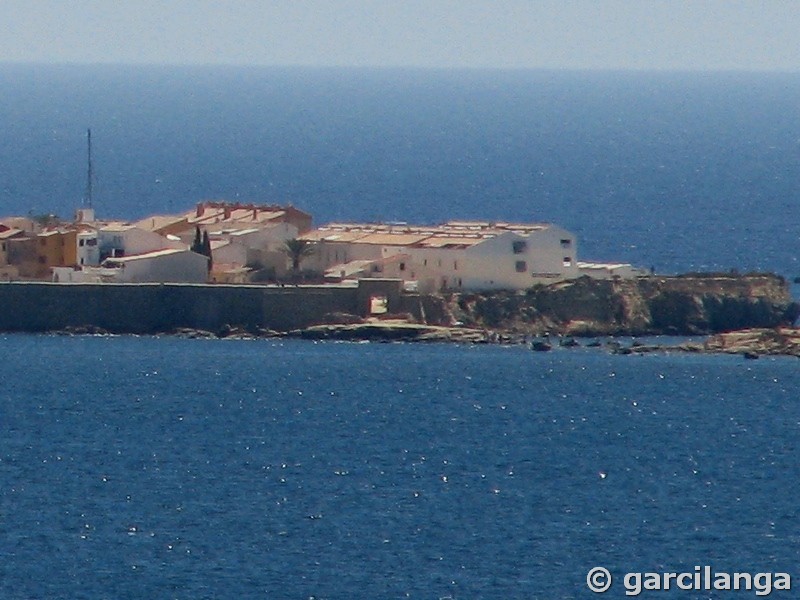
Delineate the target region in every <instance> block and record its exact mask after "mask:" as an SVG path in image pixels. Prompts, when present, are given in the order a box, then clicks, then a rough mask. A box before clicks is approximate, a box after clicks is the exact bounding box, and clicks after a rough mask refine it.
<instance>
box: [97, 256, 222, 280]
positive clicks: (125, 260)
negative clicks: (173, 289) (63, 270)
mask: <svg viewBox="0 0 800 600" xmlns="http://www.w3.org/2000/svg"><path fill="white" fill-rule="evenodd" d="M103 267H104V268H105V269H114V271H115V273H114V275H113V281H115V282H118V283H145V282H159V283H181V282H184V283H205V282H206V281H207V279H208V258H206V257H205V256H203V255H202V254H197V253H195V252H192V251H190V250H181V249H168V250H157V251H156V252H148V253H145V254H139V255H134V256H122V257H117V258H107V259H106V260H104V261H103Z"/></svg>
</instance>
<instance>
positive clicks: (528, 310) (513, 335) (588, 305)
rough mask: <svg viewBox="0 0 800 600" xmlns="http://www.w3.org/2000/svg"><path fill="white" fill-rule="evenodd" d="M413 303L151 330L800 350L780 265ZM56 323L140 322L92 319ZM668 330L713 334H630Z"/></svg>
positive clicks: (627, 350)
mask: <svg viewBox="0 0 800 600" xmlns="http://www.w3.org/2000/svg"><path fill="white" fill-rule="evenodd" d="M310 300H311V298H310ZM298 301H299V302H302V301H303V300H302V298H299V299H298ZM405 306H406V307H407V308H409V312H407V313H403V314H395V315H388V314H387V315H382V316H380V317H378V316H373V317H370V318H365V317H363V316H359V315H357V314H351V313H345V312H329V313H320V317H318V318H317V319H316V320H313V321H310V322H309V324H308V325H305V326H303V327H301V328H298V329H287V330H281V331H276V330H273V329H268V328H265V327H263V326H258V325H253V324H251V325H250V326H243V325H238V324H235V323H231V324H226V325H223V326H221V327H219V329H217V330H206V329H202V328H195V327H177V328H172V329H168V328H164V329H163V330H161V329H158V328H155V329H152V330H150V331H148V332H147V333H149V334H153V335H173V336H177V337H183V338H192V339H198V338H215V339H239V340H244V339H262V338H296V339H303V340H315V341H318V340H329V341H352V342H362V341H368V342H414V343H424V342H440V343H441V342H449V343H461V344H517V345H519V344H527V345H529V346H530V348H531V349H532V350H536V351H542V352H546V351H549V350H553V349H554V348H557V347H561V348H582V347H586V348H601V349H604V350H606V351H608V352H612V353H614V354H632V355H639V354H646V353H650V352H694V353H723V354H742V355H744V356H747V357H748V358H757V357H759V356H764V355H789V356H800V330H798V329H795V328H794V327H793V324H794V322H795V320H796V319H797V317H798V315H800V305H798V303H796V302H795V301H794V300H793V298H792V297H791V294H790V292H789V286H788V284H787V282H786V280H785V279H784V278H782V277H780V276H777V275H773V274H748V275H736V274H689V275H679V276H664V277H660V276H653V277H641V278H638V279H636V280H592V279H589V278H587V277H584V278H581V279H577V280H573V281H566V282H560V283H556V284H552V285H548V286H537V287H534V288H531V289H529V290H526V291H523V292H505V291H496V292H484V293H480V294H477V293H461V294H445V295H427V296H419V295H410V296H409V297H408V298H406V299H405ZM411 309H415V310H411ZM231 316H232V317H233V313H232V314H231ZM233 318H235V317H233ZM187 320H188V321H191V319H187ZM223 322H224V321H223ZM51 333H58V334H61V335H105V334H114V333H131V332H130V331H124V330H121V331H109V330H106V329H103V328H101V327H99V326H97V325H83V326H69V327H65V328H63V329H59V330H58V331H52V330H51ZM140 333H145V332H140ZM665 335H668V336H678V337H689V336H692V337H694V336H700V335H704V336H710V337H708V338H707V339H706V340H705V341H703V342H695V341H686V342H683V343H678V344H675V345H662V344H650V343H648V344H645V343H641V342H637V341H623V338H628V339H630V338H636V337H644V336H648V337H649V336H665Z"/></svg>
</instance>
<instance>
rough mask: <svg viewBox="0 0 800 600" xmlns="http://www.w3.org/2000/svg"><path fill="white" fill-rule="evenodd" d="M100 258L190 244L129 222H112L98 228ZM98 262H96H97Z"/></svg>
mask: <svg viewBox="0 0 800 600" xmlns="http://www.w3.org/2000/svg"><path fill="white" fill-rule="evenodd" d="M97 240H98V245H99V259H100V261H103V260H104V259H106V258H108V257H111V258H114V257H121V256H132V255H137V254H145V253H147V252H155V251H156V250H166V249H177V250H184V249H186V248H187V247H188V246H187V244H185V243H184V242H182V241H181V240H179V239H178V238H176V237H174V236H163V235H161V234H158V233H155V232H153V231H147V230H145V229H142V228H141V227H137V226H136V225H131V224H128V223H110V224H107V225H104V226H102V227H100V228H99V229H98V230H97ZM95 264H96V263H95Z"/></svg>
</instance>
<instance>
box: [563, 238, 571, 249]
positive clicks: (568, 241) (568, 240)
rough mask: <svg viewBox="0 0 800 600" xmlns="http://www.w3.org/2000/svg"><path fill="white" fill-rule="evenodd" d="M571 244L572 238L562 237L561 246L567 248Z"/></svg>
mask: <svg viewBox="0 0 800 600" xmlns="http://www.w3.org/2000/svg"><path fill="white" fill-rule="evenodd" d="M571 246H572V240H571V239H569V238H564V239H563V240H561V247H562V248H569V247H571Z"/></svg>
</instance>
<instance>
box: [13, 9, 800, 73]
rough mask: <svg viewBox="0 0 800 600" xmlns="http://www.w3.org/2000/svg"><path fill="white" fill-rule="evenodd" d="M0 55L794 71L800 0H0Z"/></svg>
mask: <svg viewBox="0 0 800 600" xmlns="http://www.w3.org/2000/svg"><path fill="white" fill-rule="evenodd" d="M0 61H2V62H47V63H156V64H165V63H166V64H239V65H353V66H422V67H501V68H519V67H522V68H528V67H533V68H540V67H544V68H554V69H561V68H581V69H584V68H588V69H595V68H606V69H608V68H610V69H743V70H788V71H800V0H773V1H770V0H760V1H759V0H747V1H745V0H707V1H702V0H695V1H689V0H594V1H591V0H541V1H537V0H530V1H523V0H496V1H489V0H487V1H478V0H408V1H403V0H397V1H393V0H340V1H334V0H331V1H324V0H286V1H284V2H277V1H271V0H262V1H256V0H228V1H222V0H162V1H155V0H69V1H67V0H0Z"/></svg>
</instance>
